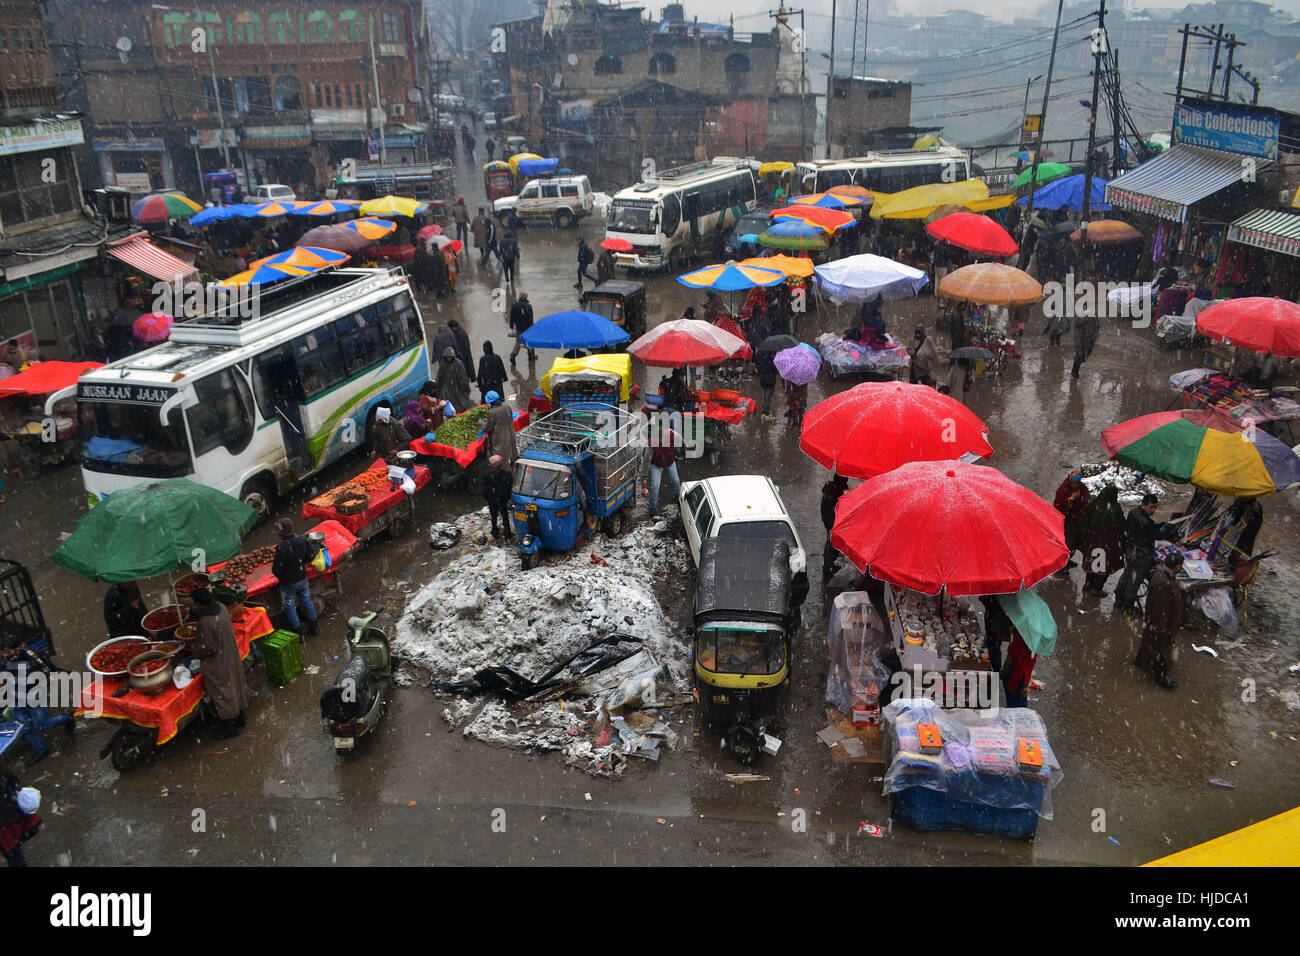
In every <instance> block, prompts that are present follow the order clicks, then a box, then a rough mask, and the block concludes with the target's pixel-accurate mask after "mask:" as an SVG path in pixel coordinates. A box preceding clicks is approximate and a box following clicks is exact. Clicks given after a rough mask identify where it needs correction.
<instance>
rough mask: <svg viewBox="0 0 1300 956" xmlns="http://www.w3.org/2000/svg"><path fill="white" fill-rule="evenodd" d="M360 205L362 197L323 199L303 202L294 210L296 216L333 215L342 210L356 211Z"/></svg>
mask: <svg viewBox="0 0 1300 956" xmlns="http://www.w3.org/2000/svg"><path fill="white" fill-rule="evenodd" d="M360 205H361V200H360V199H322V200H321V201H320V202H304V203H301V204H299V206H298V208H297V209H294V210H292V212H293V214H294V215H295V216H333V215H336V214H338V213H341V212H354V211H355V210H356V209H357V207H358V206H360Z"/></svg>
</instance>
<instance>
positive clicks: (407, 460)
mask: <svg viewBox="0 0 1300 956" xmlns="http://www.w3.org/2000/svg"><path fill="white" fill-rule="evenodd" d="M418 457H419V456H418V455H417V454H416V453H415V452H413V451H399V452H398V453H397V463H398V464H399V465H400V466H401V467H403V468H410V467H411V466H412V465H414V464H415V460H416V458H418Z"/></svg>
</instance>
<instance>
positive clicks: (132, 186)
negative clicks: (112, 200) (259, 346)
mask: <svg viewBox="0 0 1300 956" xmlns="http://www.w3.org/2000/svg"><path fill="white" fill-rule="evenodd" d="M113 180H114V184H115V185H116V186H117V187H118V188H119V189H129V190H131V192H133V193H147V192H148V191H149V190H150V189H151V188H152V185H153V184H152V183H150V182H149V174H148V173H114V174H113Z"/></svg>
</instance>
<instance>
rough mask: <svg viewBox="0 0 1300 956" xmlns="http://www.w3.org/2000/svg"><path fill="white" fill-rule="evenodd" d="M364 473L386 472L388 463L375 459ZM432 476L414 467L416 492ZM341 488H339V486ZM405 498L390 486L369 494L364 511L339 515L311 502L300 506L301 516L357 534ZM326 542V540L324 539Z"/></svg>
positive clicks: (399, 489)
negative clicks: (322, 520)
mask: <svg viewBox="0 0 1300 956" xmlns="http://www.w3.org/2000/svg"><path fill="white" fill-rule="evenodd" d="M366 471H382V472H384V473H385V474H387V472H388V463H387V462H386V461H384V459H382V458H376V459H375V463H374V464H373V465H371V466H370V467H369V468H367V469H366ZM432 477H433V475H432V474H431V473H430V472H429V469H428V468H425V467H424V466H423V465H416V466H415V479H414V481H415V487H416V490H419V489H420V488H423V487H424V486H425V485H427V484H428V483H429V479H430V478H432ZM340 487H341V486H340ZM405 497H406V492H404V491H403V490H402V489H401V488H394V487H393V486H392V485H391V484H390V485H388V486H387V487H384V488H380V489H379V490H377V491H372V492H370V501H369V503H368V504H367V505H366V510H365V511H362V512H359V513H358V514H354V515H344V514H339V513H338V512H337V511H335V510H334V509H333V508H325V507H322V506H320V505H314V504H312V503H311V502H307V504H305V505H303V506H302V516H303V517H304V518H325V519H327V520H329V521H335V522H337V523H339V524H341V525H342V526H343V527H344V528H346V529H347V530H348V531H351V532H352V533H353V534H357V533H358V532H360V531H361V529H362V528H364V527H365V526H366V525H368V524H370V522H372V521H374V520H375V519H376V518H378V517H379V516H380V515H381V514H383V513H384V512H385V511H387V510H388V509H389V508H391V507H393V506H394V505H396V504H398V503H400V502H401V501H402V499H404V498H405ZM326 540H327V541H328V538H327V539H326ZM330 554H331V555H333V554H334V549H333V548H331V549H330Z"/></svg>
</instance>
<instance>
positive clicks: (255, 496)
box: [239, 477, 275, 524]
mask: <svg viewBox="0 0 1300 956" xmlns="http://www.w3.org/2000/svg"><path fill="white" fill-rule="evenodd" d="M239 500H240V501H242V502H243V503H244V504H246V505H248V507H250V508H252V509H253V510H254V511H256V512H257V524H261V523H262V522H264V521H266V519H267V518H269V517H270V516H271V504H272V502H274V500H275V489H274V486H273V485H272V484H271V482H270V481H268V480H267V479H266V478H265V477H259V478H253V479H250V480H249V481H248V482H246V483H245V484H244V488H243V490H242V491H240V492H239Z"/></svg>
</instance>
